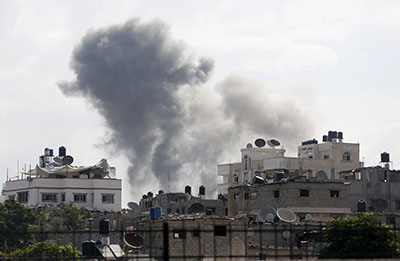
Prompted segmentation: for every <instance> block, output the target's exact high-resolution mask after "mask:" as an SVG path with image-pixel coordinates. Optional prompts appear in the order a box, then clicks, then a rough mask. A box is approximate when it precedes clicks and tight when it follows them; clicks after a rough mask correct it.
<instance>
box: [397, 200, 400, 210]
mask: <svg viewBox="0 0 400 261" xmlns="http://www.w3.org/2000/svg"><path fill="white" fill-rule="evenodd" d="M396 210H400V201H399V200H396Z"/></svg>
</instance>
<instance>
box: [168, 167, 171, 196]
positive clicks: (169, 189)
mask: <svg viewBox="0 0 400 261" xmlns="http://www.w3.org/2000/svg"><path fill="white" fill-rule="evenodd" d="M168 193H171V184H170V179H169V170H168Z"/></svg>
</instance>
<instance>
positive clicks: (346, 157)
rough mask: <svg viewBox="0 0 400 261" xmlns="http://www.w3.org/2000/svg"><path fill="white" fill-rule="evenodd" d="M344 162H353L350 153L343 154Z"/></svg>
mask: <svg viewBox="0 0 400 261" xmlns="http://www.w3.org/2000/svg"><path fill="white" fill-rule="evenodd" d="M342 160H344V161H351V157H350V152H345V153H343V158H342Z"/></svg>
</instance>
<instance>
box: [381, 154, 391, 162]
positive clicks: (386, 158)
mask: <svg viewBox="0 0 400 261" xmlns="http://www.w3.org/2000/svg"><path fill="white" fill-rule="evenodd" d="M381 162H390V156H389V153H387V152H382V153H381Z"/></svg>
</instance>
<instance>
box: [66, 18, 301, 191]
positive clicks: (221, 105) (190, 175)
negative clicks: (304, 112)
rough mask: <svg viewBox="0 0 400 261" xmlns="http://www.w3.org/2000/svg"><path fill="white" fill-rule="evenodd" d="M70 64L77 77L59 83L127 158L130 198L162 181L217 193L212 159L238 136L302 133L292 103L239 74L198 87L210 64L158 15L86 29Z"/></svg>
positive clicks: (292, 137)
mask: <svg viewBox="0 0 400 261" xmlns="http://www.w3.org/2000/svg"><path fill="white" fill-rule="evenodd" d="M71 69H72V70H73V71H74V72H75V74H76V80H74V81H72V82H63V83H60V84H59V87H60V89H61V90H62V91H63V93H64V94H65V95H77V96H82V97H84V98H86V99H87V100H88V101H89V102H90V103H91V104H92V105H93V106H94V108H96V109H97V111H98V112H99V113H100V114H101V115H102V116H103V117H104V119H105V122H106V124H107V126H108V128H109V129H110V131H111V136H110V137H109V139H110V140H109V142H110V143H111V144H113V145H114V146H115V147H116V148H119V149H120V150H122V151H124V152H125V153H124V154H126V155H128V157H129V162H130V168H129V170H128V177H129V182H130V184H131V186H132V188H134V189H133V191H134V196H139V195H140V194H141V193H145V192H147V191H149V190H157V189H159V188H162V189H167V187H168V184H170V187H171V190H179V191H181V190H182V188H183V185H184V184H192V185H193V186H198V185H200V184H204V185H206V186H207V188H208V192H209V193H212V192H215V189H216V183H217V176H216V164H217V161H218V160H219V159H221V158H222V159H226V157H227V156H226V155H228V154H227V151H229V150H231V149H235V151H238V149H239V148H240V147H239V146H242V145H243V144H240V143H238V141H241V140H243V139H249V138H251V139H253V138H255V137H258V136H261V137H270V136H274V137H278V138H281V139H283V140H286V141H294V140H296V138H297V137H298V134H299V133H301V132H302V131H305V130H303V128H302V126H305V124H304V122H305V120H304V117H302V116H301V115H300V113H299V112H298V111H297V110H296V109H295V108H293V107H292V106H291V105H290V104H289V102H288V103H283V102H281V103H280V102H275V101H273V100H272V99H271V98H270V97H269V96H268V95H267V94H266V93H265V92H264V91H263V90H264V88H262V86H259V85H257V84H255V83H253V82H251V81H249V80H247V79H245V78H240V77H237V76H231V77H229V78H228V79H226V80H224V81H222V82H220V83H219V84H217V86H216V88H215V90H214V89H213V88H211V87H210V86H206V85H204V83H205V82H206V81H207V80H208V78H209V77H210V75H211V73H212V69H213V62H212V61H211V60H210V59H206V58H199V59H197V58H195V57H194V56H192V55H189V54H188V53H187V51H186V48H185V46H184V44H183V43H182V42H179V41H176V40H174V39H173V37H172V35H171V33H170V31H169V27H168V26H166V25H165V24H164V23H163V22H161V21H153V22H149V23H140V22H139V21H138V20H130V21H128V22H126V23H125V24H122V25H118V26H112V27H109V28H105V29H102V30H94V31H89V32H88V33H87V34H86V35H85V36H84V38H83V39H82V41H81V43H80V44H79V45H78V46H77V47H76V48H75V50H74V52H73V57H72V62H71ZM302 134H304V132H303V133H302ZM247 141H249V140H246V142H247ZM168 173H169V175H168ZM139 193H140V194H139Z"/></svg>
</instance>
